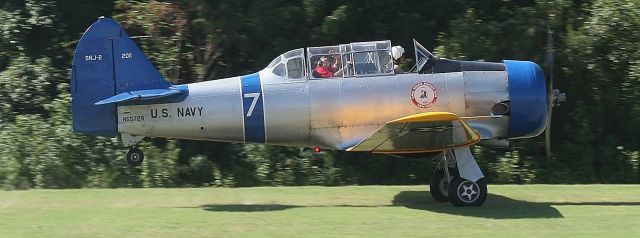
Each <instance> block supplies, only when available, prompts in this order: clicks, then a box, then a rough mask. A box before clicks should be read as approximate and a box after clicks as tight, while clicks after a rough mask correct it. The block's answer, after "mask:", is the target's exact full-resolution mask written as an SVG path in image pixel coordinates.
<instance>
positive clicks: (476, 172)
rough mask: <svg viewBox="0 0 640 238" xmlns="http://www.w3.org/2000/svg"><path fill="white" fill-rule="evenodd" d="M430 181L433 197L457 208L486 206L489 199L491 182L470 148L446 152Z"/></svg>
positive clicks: (439, 160)
mask: <svg viewBox="0 0 640 238" xmlns="http://www.w3.org/2000/svg"><path fill="white" fill-rule="evenodd" d="M436 159H437V161H438V166H437V167H436V170H435V171H434V172H433V176H432V177H431V180H430V181H429V191H430V192H431V196H432V197H433V199H435V200H436V201H438V202H445V201H450V202H451V203H452V204H453V205H454V206H482V204H483V203H484V201H485V200H486V199H487V183H486V182H485V179H484V175H482V171H480V167H478V164H477V163H476V162H475V159H474V158H473V154H471V150H470V149H469V147H468V146H467V147H461V148H455V149H453V150H446V151H443V152H442V154H441V156H439V157H437V158H436Z"/></svg>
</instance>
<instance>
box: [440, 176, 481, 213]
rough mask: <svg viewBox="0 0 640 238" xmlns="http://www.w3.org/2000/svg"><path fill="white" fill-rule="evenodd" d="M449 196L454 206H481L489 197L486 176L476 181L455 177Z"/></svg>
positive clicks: (450, 186)
mask: <svg viewBox="0 0 640 238" xmlns="http://www.w3.org/2000/svg"><path fill="white" fill-rule="evenodd" d="M449 198H450V200H451V203H452V204H453V205H454V206H458V207H478V206H481V205H482V204H483V203H484V201H485V200H486V199H487V183H486V182H485V181H484V178H481V179H479V180H478V181H475V182H472V181H470V180H466V179H463V178H455V179H453V181H451V183H450V184H449Z"/></svg>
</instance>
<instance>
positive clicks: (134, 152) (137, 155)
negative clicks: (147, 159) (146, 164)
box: [127, 147, 144, 167]
mask: <svg viewBox="0 0 640 238" xmlns="http://www.w3.org/2000/svg"><path fill="white" fill-rule="evenodd" d="M142 161H144V153H142V150H140V149H138V148H137V147H132V148H131V149H129V152H127V163H128V164H129V166H131V167H138V166H140V165H141V164H142Z"/></svg>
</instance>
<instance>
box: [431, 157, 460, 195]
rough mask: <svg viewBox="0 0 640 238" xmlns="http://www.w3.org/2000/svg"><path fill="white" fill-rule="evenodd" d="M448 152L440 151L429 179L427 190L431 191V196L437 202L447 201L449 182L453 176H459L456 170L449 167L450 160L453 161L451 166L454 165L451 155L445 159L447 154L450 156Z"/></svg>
mask: <svg viewBox="0 0 640 238" xmlns="http://www.w3.org/2000/svg"><path fill="white" fill-rule="evenodd" d="M450 154H451V153H450V152H449V151H445V152H443V153H442V155H441V157H440V158H439V159H438V167H437V168H436V170H435V171H433V175H432V176H431V179H430V180H429V191H430V192H431V197H433V199H435V200H436V201H438V202H447V201H449V184H450V183H451V181H452V180H453V179H454V178H456V177H459V176H460V175H458V170H457V169H455V168H453V167H451V164H450V161H453V162H454V164H453V166H455V160H453V159H452V158H451V157H450V158H451V160H447V156H451V155H450ZM445 168H446V169H445Z"/></svg>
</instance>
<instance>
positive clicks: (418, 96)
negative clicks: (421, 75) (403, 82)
mask: <svg viewBox="0 0 640 238" xmlns="http://www.w3.org/2000/svg"><path fill="white" fill-rule="evenodd" d="M437 100H438V94H437V93H436V87H434V86H433V85H431V84H430V83H427V82H421V83H418V84H416V86H413V88H412V89H411V101H412V102H413V104H415V105H416V106H417V107H421V108H428V107H431V106H432V105H433V104H434V103H435V102H436V101H437Z"/></svg>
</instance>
